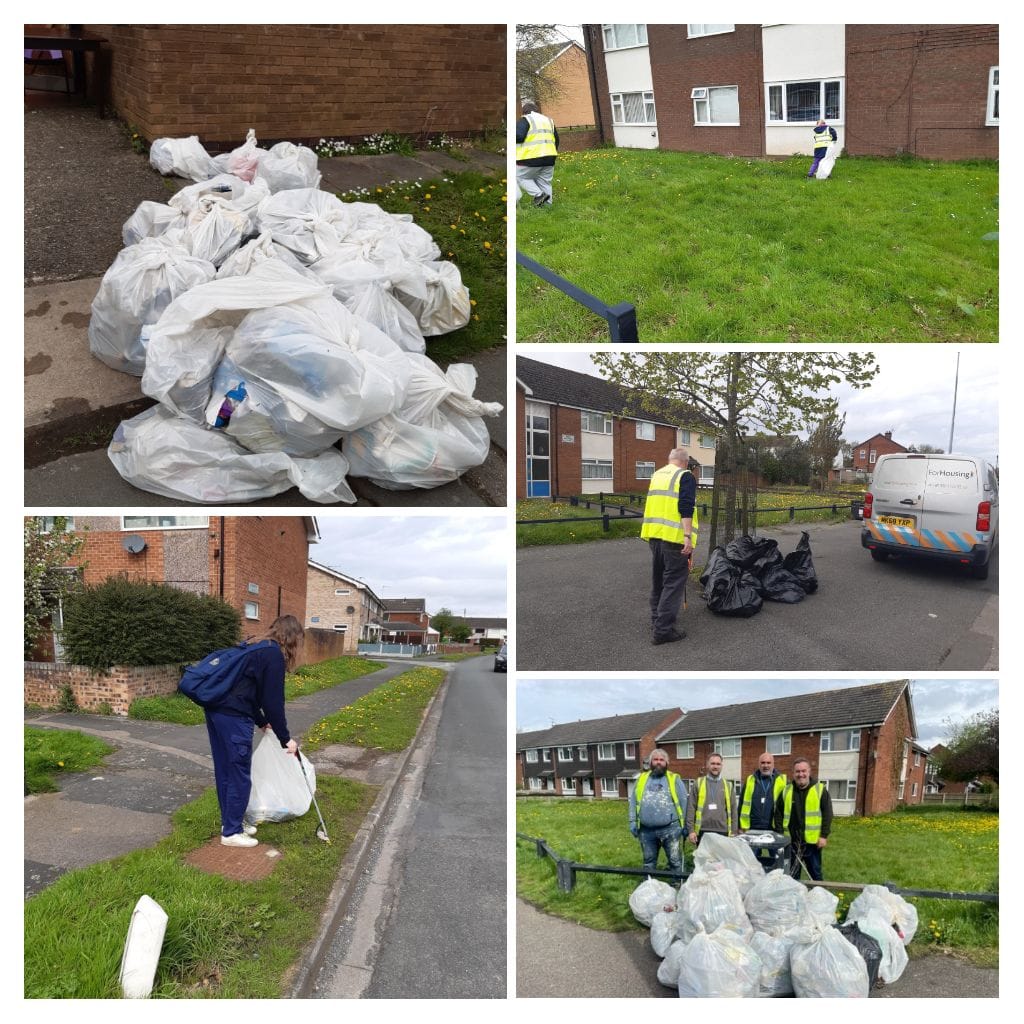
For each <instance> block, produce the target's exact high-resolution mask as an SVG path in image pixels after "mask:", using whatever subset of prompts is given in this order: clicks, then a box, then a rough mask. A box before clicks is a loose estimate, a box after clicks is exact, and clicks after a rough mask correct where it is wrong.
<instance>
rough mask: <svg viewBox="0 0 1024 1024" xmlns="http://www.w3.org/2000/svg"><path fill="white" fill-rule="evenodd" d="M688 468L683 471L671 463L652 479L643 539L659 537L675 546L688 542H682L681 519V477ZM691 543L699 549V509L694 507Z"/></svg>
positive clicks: (646, 504)
mask: <svg viewBox="0 0 1024 1024" xmlns="http://www.w3.org/2000/svg"><path fill="white" fill-rule="evenodd" d="M689 472H690V471H689V470H688V469H680V468H679V467H678V466H673V465H672V463H669V464H668V465H667V466H662V467H661V469H659V470H658V471H657V472H656V473H655V474H654V476H652V477H651V486H650V488H649V489H648V491H647V501H646V503H645V504H644V523H643V526H641V527H640V536H641V538H642V539H643V540H650V539H651V538H652V537H657V538H659V539H660V540H667V541H671V542H672V543H673V544H684V543H686V542H685V541H684V539H683V522H682V520H681V519H680V518H679V478H680V477H681V476H682V475H683V474H684V473H689ZM691 533H692V536H691V538H690V542H691V543H692V545H693V546H694V547H696V546H697V506H696V505H694V508H693V529H692V530H691Z"/></svg>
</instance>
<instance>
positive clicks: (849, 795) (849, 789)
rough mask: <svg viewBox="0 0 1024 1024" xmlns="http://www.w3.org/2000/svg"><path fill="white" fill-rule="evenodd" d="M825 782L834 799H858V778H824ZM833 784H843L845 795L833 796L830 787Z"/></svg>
mask: <svg viewBox="0 0 1024 1024" xmlns="http://www.w3.org/2000/svg"><path fill="white" fill-rule="evenodd" d="M821 781H822V782H824V783H825V789H826V791H828V794H829V796H831V797H832V799H833V800H856V799H857V780H856V779H822V780H821ZM832 785H836V786H843V787H844V789H843V793H844V795H843V796H832V792H831V790H829V787H830V786H832Z"/></svg>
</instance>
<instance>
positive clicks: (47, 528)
mask: <svg viewBox="0 0 1024 1024" xmlns="http://www.w3.org/2000/svg"><path fill="white" fill-rule="evenodd" d="M36 518H38V520H39V532H40V533H42V534H47V533H52V532H53V521H54V519H58V518H62V519H63V520H64V532H65V533H74V532H75V517H74V516H37V517H36Z"/></svg>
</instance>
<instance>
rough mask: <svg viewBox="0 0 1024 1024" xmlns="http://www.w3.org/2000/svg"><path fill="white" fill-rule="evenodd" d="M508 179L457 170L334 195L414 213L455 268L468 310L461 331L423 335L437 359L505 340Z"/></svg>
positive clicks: (462, 355) (430, 353)
mask: <svg viewBox="0 0 1024 1024" xmlns="http://www.w3.org/2000/svg"><path fill="white" fill-rule="evenodd" d="M506 183H507V182H506V179H505V178H504V177H503V176H501V175H485V174H480V173H479V172H477V171H461V172H459V173H457V174H451V175H449V176H448V177H443V178H431V179H429V180H428V181H415V182H394V183H392V184H391V185H382V186H378V187H376V188H368V189H357V190H355V191H352V192H341V193H339V194H338V196H339V198H340V199H342V200H344V201H345V202H352V201H359V202H370V203H376V204H377V205H378V206H379V207H380V208H381V209H383V210H387V212H388V213H407V214H412V218H413V220H414V221H415V222H416V223H417V224H418V225H419V226H420V227H421V228H424V229H425V230H426V231H429V232H430V234H431V235H432V236H433V238H434V241H435V242H436V243H437V244H438V246H440V249H441V259H442V260H449V261H450V262H452V263H454V264H456V265H457V266H458V268H459V272H460V273H461V275H462V283H463V284H464V285H465V286H466V287H467V288H468V289H469V295H470V302H471V303H472V314H471V316H470V321H469V323H468V324H467V325H466V326H465V327H463V328H461V329H460V330H458V331H453V332H452V333H451V334H445V335H442V336H441V337H437V338H428V339H427V355H428V356H430V358H431V359H434V360H436V361H438V362H442V363H448V362H452V361H455V360H458V359H464V358H466V357H468V356H471V355H472V354H473V353H474V352H478V351H480V350H482V349H487V348H492V347H493V346H495V345H502V344H504V343H505V339H506V324H505V306H506V288H505V282H506V274H505V254H506V251H507V246H506V236H507V230H506V229H507V216H506V213H505V200H506Z"/></svg>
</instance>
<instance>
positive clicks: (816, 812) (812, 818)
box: [782, 782, 825, 843]
mask: <svg viewBox="0 0 1024 1024" xmlns="http://www.w3.org/2000/svg"><path fill="white" fill-rule="evenodd" d="M824 791H825V783H824V782H816V783H815V784H814V785H813V786H811V787H810V788H809V789H808V790H807V800H806V802H805V803H804V842H805V843H816V842H817V841H818V840H819V839H820V838H821V794H822V793H823V792H824ZM792 810H793V783H792V782H791V783H790V784H789V785H788V786H786V795H785V796H784V797H783V798H782V831H783V832H785V831H786V830H787V829H788V828H789V815H790V812H791V811H792Z"/></svg>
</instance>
